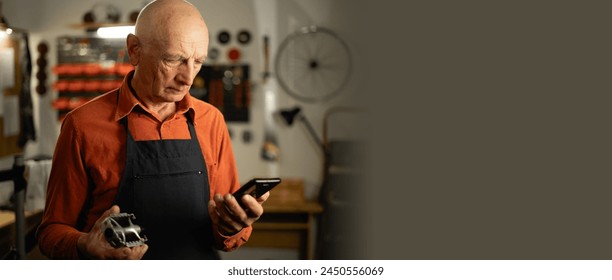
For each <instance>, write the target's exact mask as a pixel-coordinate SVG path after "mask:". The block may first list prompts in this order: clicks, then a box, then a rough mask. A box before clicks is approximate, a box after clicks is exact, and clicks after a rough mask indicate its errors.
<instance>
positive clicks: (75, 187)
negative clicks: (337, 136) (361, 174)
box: [37, 0, 269, 259]
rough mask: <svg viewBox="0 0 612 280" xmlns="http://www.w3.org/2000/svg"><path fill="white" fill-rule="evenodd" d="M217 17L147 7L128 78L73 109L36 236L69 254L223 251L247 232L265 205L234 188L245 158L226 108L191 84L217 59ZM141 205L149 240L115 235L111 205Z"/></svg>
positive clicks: (129, 209)
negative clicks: (119, 242)
mask: <svg viewBox="0 0 612 280" xmlns="http://www.w3.org/2000/svg"><path fill="white" fill-rule="evenodd" d="M207 49H208V29H207V27H206V23H205V22H204V19H203V18H202V16H201V15H200V13H199V11H198V10H197V9H196V8H195V7H194V6H193V5H191V4H190V3H188V2H185V1H182V0H158V1H154V2H151V3H150V4H148V5H147V6H146V7H145V8H143V10H142V11H141V13H140V15H139V17H138V20H137V22H136V31H135V34H130V35H129V36H128V37H127V50H128V53H129V59H130V63H131V64H132V65H134V66H135V67H134V68H135V69H134V71H132V72H131V73H129V74H128V75H127V76H126V77H125V79H124V81H123V84H122V85H121V87H120V88H118V89H116V90H113V91H111V92H108V93H106V94H104V95H101V96H99V97H98V98H96V99H94V100H92V101H90V102H89V103H87V104H85V105H83V106H81V107H79V108H77V109H75V110H73V111H72V112H70V113H69V114H67V115H66V118H65V119H64V121H63V123H62V128H61V132H60V136H59V138H58V141H57V145H56V149H55V153H54V157H53V165H52V166H53V167H52V170H51V174H50V178H49V185H48V191H47V197H46V198H47V201H46V206H45V212H44V216H43V220H42V223H41V225H40V226H39V228H38V231H37V237H38V241H39V246H40V249H41V251H42V252H43V253H44V254H45V255H46V256H48V257H49V258H59V259H79V258H88V259H89V258H93V259H141V258H144V259H215V258H218V254H217V250H224V251H231V250H234V249H236V248H238V247H240V246H241V245H242V244H244V243H245V242H246V241H247V240H248V238H249V236H250V234H251V231H252V227H251V225H252V224H253V223H254V222H255V221H256V220H257V219H258V218H259V217H260V216H261V214H263V207H262V203H263V202H264V201H265V200H266V199H267V197H268V195H269V194H265V195H264V196H262V197H261V198H259V199H255V198H253V197H251V196H244V197H243V198H242V200H243V202H244V204H245V208H244V209H243V208H241V207H240V206H239V204H238V203H237V201H236V200H235V199H234V198H233V196H232V195H231V193H232V192H233V191H235V190H236V189H238V188H239V181H238V174H237V168H236V164H235V160H234V154H233V151H232V146H231V142H230V138H229V135H228V130H227V127H226V124H225V121H224V119H223V115H222V114H221V113H220V112H219V111H218V110H217V109H216V108H214V107H213V106H211V105H209V104H207V103H204V102H202V101H200V100H198V99H195V98H193V97H191V96H190V95H189V88H190V86H191V83H192V81H193V80H194V78H195V75H196V74H197V73H198V71H199V70H200V68H201V67H202V63H203V62H204V60H205V59H206V55H207ZM120 212H123V213H133V214H135V217H136V220H135V222H136V224H138V225H139V226H141V227H142V228H143V229H144V233H145V234H146V236H147V238H148V241H147V243H146V244H144V245H139V246H134V247H120V248H114V247H112V246H111V245H110V244H109V243H108V242H107V241H106V240H105V238H104V233H103V232H101V228H102V221H103V220H104V219H105V218H106V217H108V216H109V215H111V214H116V213H120Z"/></svg>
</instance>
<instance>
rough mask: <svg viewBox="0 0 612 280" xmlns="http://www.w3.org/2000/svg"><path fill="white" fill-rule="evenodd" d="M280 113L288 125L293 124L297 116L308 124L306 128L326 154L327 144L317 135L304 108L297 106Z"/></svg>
mask: <svg viewBox="0 0 612 280" xmlns="http://www.w3.org/2000/svg"><path fill="white" fill-rule="evenodd" d="M280 115H281V117H282V118H283V120H284V121H285V123H287V125H289V126H292V125H293V122H294V121H295V119H296V118H298V119H299V120H300V121H302V123H304V125H305V126H306V129H307V130H308V133H309V134H310V136H311V137H312V138H313V139H314V140H315V141H316V142H317V144H318V145H319V148H321V150H322V151H323V153H324V154H325V146H324V145H323V141H321V139H319V136H317V133H316V132H315V130H314V128H312V125H311V124H310V122H309V121H308V119H307V118H306V116H304V114H302V108H300V107H299V106H295V107H294V108H292V109H285V110H281V111H280Z"/></svg>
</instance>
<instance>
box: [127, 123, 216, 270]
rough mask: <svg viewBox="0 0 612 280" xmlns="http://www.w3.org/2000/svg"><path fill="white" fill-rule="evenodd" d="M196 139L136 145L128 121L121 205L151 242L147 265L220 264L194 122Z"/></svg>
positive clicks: (193, 134) (192, 131) (192, 137)
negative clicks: (178, 262)
mask: <svg viewBox="0 0 612 280" xmlns="http://www.w3.org/2000/svg"><path fill="white" fill-rule="evenodd" d="M186 116H187V124H188V126H189V133H190V135H191V139H187V140H152V141H134V138H133V137H132V134H131V133H130V130H129V129H128V124H127V117H125V118H123V119H122V123H123V125H124V126H125V130H126V134H127V141H126V144H127V147H126V163H125V170H124V172H123V176H122V178H121V183H120V185H119V191H118V193H117V196H116V198H115V204H117V205H119V207H120V208H121V212H124V213H133V214H134V215H135V216H136V220H135V223H136V224H138V225H139V226H141V227H142V229H143V234H144V235H146V236H147V238H148V241H147V244H148V245H149V249H148V250H147V253H146V254H145V255H144V257H143V259H161V260H173V259H219V255H218V253H217V251H216V250H215V249H214V247H213V238H214V237H213V235H212V222H211V220H210V216H209V215H208V206H207V205H208V201H209V199H210V187H209V184H208V172H207V170H206V163H205V161H204V157H203V156H202V150H201V149H200V144H199V142H198V138H197V135H196V133H195V128H194V126H193V122H192V120H191V118H190V117H189V116H188V115H186Z"/></svg>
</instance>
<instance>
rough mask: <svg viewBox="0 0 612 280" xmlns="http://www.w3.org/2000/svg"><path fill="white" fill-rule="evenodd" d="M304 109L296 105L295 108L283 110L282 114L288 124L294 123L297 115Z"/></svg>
mask: <svg viewBox="0 0 612 280" xmlns="http://www.w3.org/2000/svg"><path fill="white" fill-rule="evenodd" d="M301 110H302V109H301V108H300V107H298V106H296V107H295V108H293V109H288V110H281V111H280V114H281V116H282V117H283V119H284V120H285V122H286V123H287V124H288V125H290V126H291V125H292V124H293V121H294V120H295V117H296V116H297V115H298V114H299V113H300V111H301Z"/></svg>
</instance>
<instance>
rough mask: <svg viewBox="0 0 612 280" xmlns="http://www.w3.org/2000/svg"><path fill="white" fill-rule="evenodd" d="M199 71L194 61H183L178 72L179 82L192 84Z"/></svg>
mask: <svg viewBox="0 0 612 280" xmlns="http://www.w3.org/2000/svg"><path fill="white" fill-rule="evenodd" d="M197 71H198V69H196V67H195V65H194V62H193V61H187V62H185V63H183V64H182V67H181V68H180V69H179V73H178V78H179V79H178V80H179V82H181V83H182V84H183V85H186V86H191V84H192V83H193V79H194V78H195V75H196V74H198V73H197Z"/></svg>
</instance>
